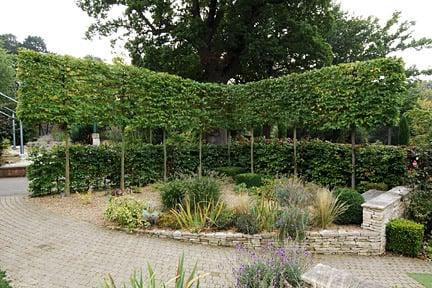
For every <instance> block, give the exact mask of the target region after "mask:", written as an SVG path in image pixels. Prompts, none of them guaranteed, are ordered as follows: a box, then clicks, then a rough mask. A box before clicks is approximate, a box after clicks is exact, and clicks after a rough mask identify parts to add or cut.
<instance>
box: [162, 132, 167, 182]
mask: <svg viewBox="0 0 432 288" xmlns="http://www.w3.org/2000/svg"><path fill="white" fill-rule="evenodd" d="M162 142H163V156H164V172H163V173H164V175H163V179H164V181H165V182H166V181H168V176H167V175H168V173H167V158H168V157H167V147H166V131H165V128H164V129H163V131H162Z"/></svg>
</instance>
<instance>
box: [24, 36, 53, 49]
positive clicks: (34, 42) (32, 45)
mask: <svg viewBox="0 0 432 288" xmlns="http://www.w3.org/2000/svg"><path fill="white" fill-rule="evenodd" d="M21 47H23V48H26V49H30V50H34V51H38V52H48V50H47V47H46V44H45V41H44V39H43V38H42V37H39V36H27V37H26V38H25V39H24V42H23V43H22V45H21Z"/></svg>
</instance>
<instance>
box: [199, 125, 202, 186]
mask: <svg viewBox="0 0 432 288" xmlns="http://www.w3.org/2000/svg"><path fill="white" fill-rule="evenodd" d="M198 146H199V147H198V148H199V165H198V178H201V177H202V130H200V133H199V145H198Z"/></svg>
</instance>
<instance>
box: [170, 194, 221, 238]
mask: <svg viewBox="0 0 432 288" xmlns="http://www.w3.org/2000/svg"><path fill="white" fill-rule="evenodd" d="M224 209H225V204H224V203H223V202H222V201H217V202H213V201H212V202H208V203H198V204H195V205H194V206H193V207H192V205H191V204H190V201H189V200H187V199H186V201H184V204H180V205H178V209H177V210H176V209H171V213H172V214H173V215H174V216H175V217H176V219H177V222H178V223H179V225H180V227H181V228H182V229H188V230H191V231H192V232H200V231H201V230H202V229H204V228H205V227H210V226H213V225H214V224H215V223H216V221H217V220H218V219H219V217H220V215H221V214H222V211H223V210H224Z"/></svg>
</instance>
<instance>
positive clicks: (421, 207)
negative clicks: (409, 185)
mask: <svg viewBox="0 0 432 288" xmlns="http://www.w3.org/2000/svg"><path fill="white" fill-rule="evenodd" d="M431 188H432V187H430V186H429V187H424V189H416V190H414V191H413V192H412V193H410V196H409V197H410V200H409V205H408V208H407V215H408V218H409V219H411V220H413V221H415V222H417V223H420V224H423V225H424V226H425V232H426V233H427V234H429V233H430V232H431V230H432V192H431V190H430V189H431Z"/></svg>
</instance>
